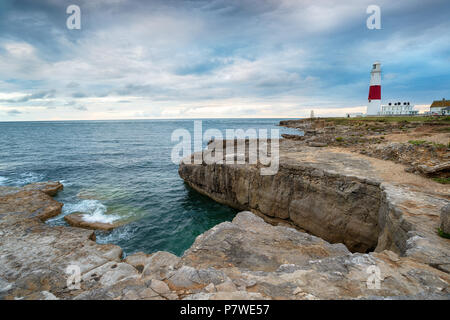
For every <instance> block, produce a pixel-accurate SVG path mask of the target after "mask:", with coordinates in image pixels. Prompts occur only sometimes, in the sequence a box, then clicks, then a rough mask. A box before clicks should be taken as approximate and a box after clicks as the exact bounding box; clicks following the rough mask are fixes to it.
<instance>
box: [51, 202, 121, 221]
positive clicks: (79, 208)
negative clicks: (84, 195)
mask: <svg viewBox="0 0 450 320" xmlns="http://www.w3.org/2000/svg"><path fill="white" fill-rule="evenodd" d="M107 210H108V209H107V207H106V206H105V205H104V204H103V203H101V202H100V201H98V200H83V201H80V202H77V203H66V204H64V207H63V215H62V216H61V217H64V216H66V215H68V214H71V213H75V212H80V213H84V215H83V220H85V221H87V222H103V223H112V222H114V221H117V220H119V219H120V217H119V216H117V215H114V214H107ZM61 217H60V218H61Z"/></svg>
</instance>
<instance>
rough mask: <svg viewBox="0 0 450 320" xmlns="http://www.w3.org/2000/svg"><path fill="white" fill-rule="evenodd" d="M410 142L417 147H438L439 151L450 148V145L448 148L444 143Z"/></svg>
mask: <svg viewBox="0 0 450 320" xmlns="http://www.w3.org/2000/svg"><path fill="white" fill-rule="evenodd" d="M408 142H409V143H411V144H413V145H416V146H423V145H430V146H434V147H436V148H437V149H445V148H449V147H450V143H449V144H448V145H447V146H446V145H445V144H442V143H435V142H430V141H426V140H409V141H408Z"/></svg>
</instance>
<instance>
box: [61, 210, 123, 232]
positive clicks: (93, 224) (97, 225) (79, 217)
mask: <svg viewBox="0 0 450 320" xmlns="http://www.w3.org/2000/svg"><path fill="white" fill-rule="evenodd" d="M84 215H85V214H84V213H71V214H68V215H66V216H64V220H65V221H66V222H67V223H68V224H70V225H71V226H73V227H79V228H85V229H92V230H103V231H111V230H112V229H114V228H117V227H118V226H119V224H114V223H106V222H98V221H86V220H85V219H84Z"/></svg>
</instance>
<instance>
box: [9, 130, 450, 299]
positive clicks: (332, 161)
mask: <svg viewBox="0 0 450 320" xmlns="http://www.w3.org/2000/svg"><path fill="white" fill-rule="evenodd" d="M299 137H300V136H299ZM307 139H308V137H306V138H305V137H301V138H290V137H288V138H286V139H282V140H281V141H280V161H279V170H278V172H277V173H276V174H275V175H271V176H270V175H269V176H261V175H260V171H259V167H260V165H259V164H254V165H250V164H242V165H237V164H236V165H231V164H227V165H224V164H221V163H219V162H214V163H209V164H206V163H202V164H191V163H190V161H189V159H190V158H189V159H185V160H184V161H183V163H181V164H180V168H179V173H180V176H181V177H182V178H183V179H184V180H185V181H186V183H187V184H189V185H190V186H191V187H192V188H194V189H195V190H197V191H199V192H201V193H203V194H205V195H207V196H209V197H211V198H212V199H214V200H216V201H218V202H221V203H224V204H227V205H229V206H232V207H234V208H237V209H239V210H242V212H240V213H238V214H237V215H236V217H235V218H234V219H233V221H232V222H224V223H221V224H219V225H217V226H215V227H213V228H212V229H210V230H208V231H207V232H205V233H204V234H202V235H200V236H198V237H197V239H196V240H195V242H194V244H193V245H192V246H191V248H189V249H188V250H187V251H186V252H185V253H184V254H183V256H181V257H177V256H175V255H173V254H171V253H169V252H155V253H143V252H139V253H135V254H133V255H129V256H127V257H126V258H124V257H123V253H122V249H121V248H120V247H118V246H115V245H112V244H98V243H96V242H95V231H93V230H90V229H86V228H89V227H90V226H83V225H81V224H79V226H80V227H83V228H80V227H73V226H70V227H69V226H50V225H48V224H46V223H45V221H46V220H47V219H49V218H52V217H55V216H57V215H59V214H60V213H61V209H62V206H63V205H62V204H61V203H59V202H57V201H56V200H54V199H53V198H52V196H54V195H55V194H56V193H57V192H58V191H59V190H61V189H62V188H63V186H62V185H61V184H60V183H57V182H49V183H39V184H33V185H29V186H25V187H24V188H10V187H1V188H0V298H1V299H77V300H79V299H81V300H82V299H150V300H153V299H156V300H172V299H186V300H192V299H300V300H304V299H308V300H311V299H450V287H449V283H450V274H449V273H450V239H447V238H445V237H442V236H441V235H442V234H441V235H440V230H441V229H442V228H447V227H448V225H449V223H448V221H449V207H450V206H449V199H450V192H449V191H450V190H449V187H448V185H445V184H439V183H437V182H435V181H433V180H431V179H429V178H427V177H426V176H422V175H420V174H414V173H411V172H407V171H405V167H406V166H405V164H402V163H399V162H394V161H389V160H383V159H380V158H376V157H369V156H367V155H364V154H361V153H357V152H354V151H353V150H349V149H348V148H344V147H341V146H339V145H330V144H329V143H325V145H326V146H327V147H323V146H322V145H320V146H319V145H318V144H321V143H322V144H324V142H320V141H315V142H316V143H318V144H317V145H316V144H312V145H311V143H308V142H314V141H305V140H307ZM217 143H222V142H219V141H217V142H212V143H210V145H209V147H208V148H209V151H208V152H211V150H214V148H215V147H216V144H217ZM222 145H223V144H222ZM321 146H322V147H321ZM205 152H206V151H205ZM231 154H234V151H231V150H230V152H227V150H225V155H224V157H226V156H227V155H231ZM76 217H78V216H76ZM75 223H76V222H75ZM75 223H74V224H75ZM441 231H442V230H441ZM77 269H78V270H79V281H77V279H78V278H77V275H76V270H77ZM74 270H75V273H73V272H74ZM68 280H69V281H68Z"/></svg>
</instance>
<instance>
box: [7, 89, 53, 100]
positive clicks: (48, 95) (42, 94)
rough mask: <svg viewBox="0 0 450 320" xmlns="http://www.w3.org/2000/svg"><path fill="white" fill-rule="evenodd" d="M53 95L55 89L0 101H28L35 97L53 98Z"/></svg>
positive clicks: (35, 98)
mask: <svg viewBox="0 0 450 320" xmlns="http://www.w3.org/2000/svg"><path fill="white" fill-rule="evenodd" d="M54 96H55V90H51V91H42V92H38V93H32V94H27V95H25V96H23V97H21V98H17V99H0V102H6V103H24V102H29V101H33V100H37V99H46V98H53V97H54Z"/></svg>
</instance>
